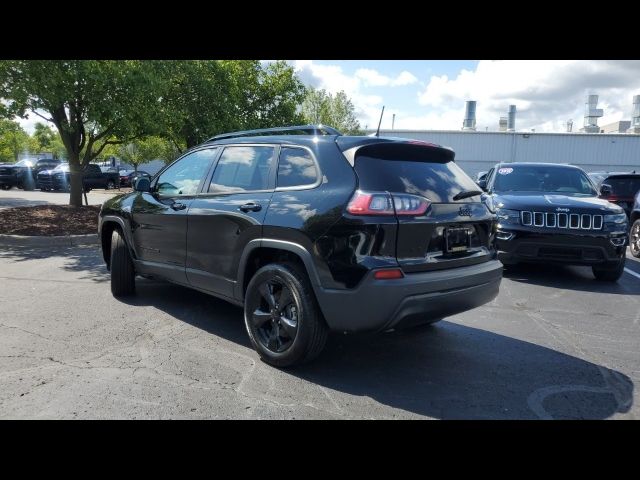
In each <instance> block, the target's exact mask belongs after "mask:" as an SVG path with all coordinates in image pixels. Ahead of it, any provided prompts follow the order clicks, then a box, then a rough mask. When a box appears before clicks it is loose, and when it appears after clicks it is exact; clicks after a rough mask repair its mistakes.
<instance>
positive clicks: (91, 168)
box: [87, 164, 102, 175]
mask: <svg viewBox="0 0 640 480" xmlns="http://www.w3.org/2000/svg"><path fill="white" fill-rule="evenodd" d="M87 173H90V174H91V175H100V174H101V173H102V170H100V167H99V166H98V165H91V164H89V168H87Z"/></svg>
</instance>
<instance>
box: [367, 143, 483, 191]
mask: <svg viewBox="0 0 640 480" xmlns="http://www.w3.org/2000/svg"><path fill="white" fill-rule="evenodd" d="M423 150H426V149H423ZM398 156H399V157H400V158H399V159H393V158H390V155H375V156H374V154H373V153H369V152H367V154H362V155H358V156H357V157H356V159H355V170H356V173H357V174H358V179H359V181H360V184H359V188H361V189H362V190H374V191H389V192H401V193H412V194H414V195H421V196H423V197H426V198H428V199H429V200H431V201H432V202H453V201H454V200H453V196H455V195H456V194H457V193H459V192H460V191H463V190H478V185H476V183H475V182H474V181H473V180H472V179H471V178H470V177H469V176H468V175H467V174H466V173H464V172H463V171H462V169H461V168H460V167H459V166H458V165H456V164H455V163H454V162H453V161H452V160H446V159H444V158H442V157H437V156H434V157H433V158H432V159H431V160H432V161H429V160H430V159H429V158H425V156H424V155H420V158H419V159H418V157H416V158H417V159H418V161H414V160H411V155H406V154H400V155H398ZM380 157H383V158H380ZM479 200H480V196H479V195H478V196H476V197H471V198H467V199H463V200H459V202H477V201H479Z"/></svg>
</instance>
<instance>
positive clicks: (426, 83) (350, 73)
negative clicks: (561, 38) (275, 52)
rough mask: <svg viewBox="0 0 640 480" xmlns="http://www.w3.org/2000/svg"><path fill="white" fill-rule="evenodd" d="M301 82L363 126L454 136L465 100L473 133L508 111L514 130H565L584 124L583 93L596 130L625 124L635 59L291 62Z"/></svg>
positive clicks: (493, 125)
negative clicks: (595, 98) (345, 101)
mask: <svg viewBox="0 0 640 480" xmlns="http://www.w3.org/2000/svg"><path fill="white" fill-rule="evenodd" d="M290 63H291V64H292V65H293V66H294V68H295V69H296V71H297V73H298V75H299V77H300V78H301V79H302V81H303V82H304V83H305V84H307V85H311V86H314V87H317V88H324V89H326V90H327V91H330V92H332V93H335V92H338V91H340V90H344V91H345V93H346V94H347V95H348V96H349V97H350V98H351V99H352V101H353V103H354V105H355V107H356V112H357V115H358V118H359V120H360V123H361V125H362V126H363V127H365V126H368V128H376V127H377V125H378V121H379V118H380V112H381V110H382V106H383V105H384V106H385V112H384V117H383V120H382V127H381V128H383V129H385V128H386V129H389V128H391V124H392V121H393V114H394V113H395V114H396V116H395V124H394V126H395V128H396V129H411V130H413V129H415V130H423V129H429V130H459V129H461V128H462V121H463V119H464V111H465V101H466V100H475V101H476V102H477V107H476V108H477V111H476V119H477V123H476V128H477V129H478V130H486V129H488V130H489V131H496V130H498V122H499V118H500V117H501V116H506V115H507V111H508V108H509V105H511V104H515V105H516V109H517V116H516V130H532V129H535V131H536V132H564V131H566V123H567V121H568V120H569V119H571V120H573V131H574V132H576V131H578V130H579V129H580V128H581V127H582V126H583V121H584V103H585V96H586V95H587V94H597V95H599V104H598V108H602V109H604V116H603V117H602V118H600V119H599V121H598V124H599V125H600V126H602V125H606V124H608V123H612V122H616V121H618V120H630V118H631V111H632V101H633V100H632V99H633V96H634V95H640V61H637V60H632V61H621V60H616V61H606V60H593V61H587V60H580V61H564V60H552V61H546V60H504V61H493V60H482V61H474V60H469V61H464V60H453V61H446V60H433V61H432V60H427V61H422V60H420V61H406V60H383V61H372V60H366V61H355V60H354V61H351V60H349V61H344V60H336V61H330V60H322V61H316V60H292V61H290Z"/></svg>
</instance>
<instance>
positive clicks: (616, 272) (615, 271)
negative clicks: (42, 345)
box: [591, 254, 626, 282]
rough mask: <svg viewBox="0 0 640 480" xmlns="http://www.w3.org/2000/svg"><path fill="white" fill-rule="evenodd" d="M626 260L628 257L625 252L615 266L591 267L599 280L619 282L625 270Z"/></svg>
mask: <svg viewBox="0 0 640 480" xmlns="http://www.w3.org/2000/svg"><path fill="white" fill-rule="evenodd" d="M625 261H626V257H625V255H624V254H623V255H622V258H621V259H620V261H619V262H618V264H617V265H616V266H615V267H613V268H603V267H597V266H593V267H591V270H592V271H593V276H594V277H596V279H597V280H601V281H603V282H617V281H618V279H619V278H620V277H621V276H622V273H623V272H624V264H625Z"/></svg>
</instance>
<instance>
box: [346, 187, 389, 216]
mask: <svg viewBox="0 0 640 480" xmlns="http://www.w3.org/2000/svg"><path fill="white" fill-rule="evenodd" d="M347 212H349V213H350V214H352V215H394V214H395V212H394V210H393V203H392V202H391V195H389V194H388V193H387V192H363V191H362V190H357V191H356V193H354V194H353V197H351V201H350V202H349V205H347Z"/></svg>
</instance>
